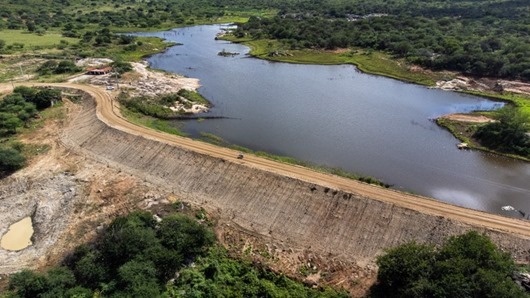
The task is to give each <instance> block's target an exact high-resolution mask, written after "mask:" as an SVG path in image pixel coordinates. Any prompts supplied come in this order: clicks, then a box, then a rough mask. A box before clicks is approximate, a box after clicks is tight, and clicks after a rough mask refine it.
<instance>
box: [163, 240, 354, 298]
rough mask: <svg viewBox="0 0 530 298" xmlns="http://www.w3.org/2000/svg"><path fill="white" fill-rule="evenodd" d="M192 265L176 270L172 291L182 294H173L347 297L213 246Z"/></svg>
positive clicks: (199, 295)
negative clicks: (176, 274) (306, 284)
mask: <svg viewBox="0 0 530 298" xmlns="http://www.w3.org/2000/svg"><path fill="white" fill-rule="evenodd" d="M195 265H196V266H195V267H193V268H186V269H184V270H181V271H180V272H179V273H180V277H179V278H178V279H177V280H176V284H175V289H174V290H173V294H176V292H175V290H178V291H184V292H185V293H186V294H185V295H183V296H178V295H176V297H349V296H348V295H347V294H346V293H337V292H336V291H334V290H331V289H326V290H324V291H317V290H313V289H310V288H307V287H305V286H304V285H303V284H301V283H298V282H295V281H293V280H291V279H289V278H287V277H285V275H282V274H280V275H278V274H275V273H272V272H270V271H266V270H264V269H260V268H255V267H253V266H252V265H251V263H249V262H238V261H235V260H232V259H230V258H229V257H228V255H227V253H226V251H225V250H224V249H220V248H217V247H216V248H214V249H212V250H210V251H209V253H208V255H206V256H205V257H201V258H199V259H198V260H197V261H196V263H195Z"/></svg>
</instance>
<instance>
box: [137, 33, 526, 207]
mask: <svg viewBox="0 0 530 298" xmlns="http://www.w3.org/2000/svg"><path fill="white" fill-rule="evenodd" d="M221 27H222V26H220V25H211V26H197V27H189V28H180V29H174V30H170V31H165V32H157V33H140V34H138V35H149V36H158V37H162V38H165V39H167V40H169V41H173V42H177V43H181V44H182V45H179V46H175V47H172V48H170V49H168V50H167V51H166V52H164V53H161V54H157V55H154V56H152V57H151V58H149V59H148V61H149V63H150V64H151V67H152V68H155V69H163V70H165V71H169V72H174V73H179V74H183V75H185V76H188V77H193V78H199V79H200V82H201V85H202V87H201V88H200V89H199V92H200V93H201V94H202V95H204V96H205V97H206V98H208V99H209V100H210V101H211V102H212V103H213V105H214V107H213V109H212V110H211V111H210V113H209V115H210V116H223V117H228V118H226V119H212V120H205V121H186V122H184V123H183V124H182V130H183V131H185V132H186V133H188V134H190V135H191V136H195V137H199V136H200V133H201V132H206V133H211V134H214V135H217V136H219V137H221V138H223V139H224V140H226V141H227V142H230V143H232V144H237V145H241V146H244V147H248V148H250V149H253V150H256V151H266V152H269V153H273V154H278V155H284V156H290V157H294V158H296V159H299V160H303V161H308V162H311V163H313V164H318V165H325V166H329V167H339V168H342V169H344V170H347V171H350V172H354V173H358V174H362V175H367V176H373V177H376V178H378V179H380V180H382V181H384V182H385V183H389V184H393V185H394V188H395V189H399V190H404V191H409V192H412V193H417V194H421V195H425V196H429V197H433V198H436V199H438V200H441V201H445V202H449V203H452V204H456V205H460V206H464V207H468V208H473V209H478V210H484V211H488V212H492V213H498V214H503V215H506V216H516V217H520V216H521V215H520V214H519V213H517V212H513V211H511V212H507V211H502V210H501V207H502V206H506V205H511V206H513V207H515V208H516V209H518V210H521V211H524V212H530V164H529V163H525V162H521V161H516V160H512V159H508V158H503V157H497V156H494V155H491V154H486V153H482V152H477V151H461V150H458V149H457V148H456V144H458V143H459V141H458V140H457V139H455V138H454V137H453V136H452V135H451V134H450V133H449V132H447V131H446V130H444V129H442V128H440V127H438V126H437V125H436V124H435V123H434V122H433V121H432V119H433V118H435V117H437V116H440V115H443V114H447V113H455V112H467V111H471V110H477V109H492V108H496V107H499V106H500V105H501V104H499V103H495V102H492V101H489V100H486V99H483V98H479V97H473V96H468V95H463V94H458V93H454V92H447V91H441V90H436V89H429V88H426V87H423V86H418V85H414V84H408V83H403V82H400V81H397V80H393V79H388V78H384V77H380V76H373V75H368V74H364V73H361V72H359V71H358V70H357V69H356V68H355V67H354V66H351V65H338V66H321V65H297V64H286V63H275V62H269V61H264V60H259V59H254V58H249V57H248V56H246V55H245V54H246V53H248V51H249V49H248V48H247V47H245V46H243V45H239V44H232V43H229V42H225V41H217V40H214V37H215V35H216V33H218V32H220V30H221ZM223 49H224V50H226V51H228V52H238V53H241V54H240V55H237V56H234V57H222V56H219V55H217V54H218V52H220V51H222V50H223Z"/></svg>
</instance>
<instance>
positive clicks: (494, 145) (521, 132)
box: [473, 106, 530, 156]
mask: <svg viewBox="0 0 530 298" xmlns="http://www.w3.org/2000/svg"><path fill="white" fill-rule="evenodd" d="M528 123H530V120H529V119H528V116H527V115H525V114H523V112H521V111H520V110H518V109H516V108H513V107H509V106H508V107H504V108H502V109H501V110H499V112H498V121H497V122H492V123H488V124H485V125H484V126H481V127H479V128H478V129H477V131H476V132H475V134H474V135H473V136H474V137H475V138H477V139H478V140H479V141H480V143H481V144H482V145H484V146H486V147H488V148H491V149H494V150H498V151H501V152H507V153H515V154H520V155H523V156H530V137H529V136H528V135H527V134H526V133H527V131H528V129H529V127H528Z"/></svg>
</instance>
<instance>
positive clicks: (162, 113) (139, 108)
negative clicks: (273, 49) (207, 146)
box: [119, 89, 209, 120]
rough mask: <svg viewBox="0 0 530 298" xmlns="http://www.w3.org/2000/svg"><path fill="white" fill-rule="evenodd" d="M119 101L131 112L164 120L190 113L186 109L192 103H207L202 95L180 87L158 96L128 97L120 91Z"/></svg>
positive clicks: (189, 107) (190, 106)
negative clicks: (173, 91)
mask: <svg viewBox="0 0 530 298" xmlns="http://www.w3.org/2000/svg"><path fill="white" fill-rule="evenodd" d="M119 101H120V103H121V104H122V105H123V106H124V107H125V108H127V109H128V110H130V111H131V112H134V113H139V114H142V115H145V116H151V117H155V118H159V119H165V120H167V119H176V118H180V117H182V116H183V115H190V114H192V112H190V111H187V109H191V108H192V106H193V104H203V105H209V102H208V100H206V98H204V97H203V96H202V95H200V94H199V93H197V92H194V91H189V90H185V89H181V90H179V91H178V92H177V93H175V94H168V95H163V96H158V97H146V96H140V97H133V98H130V97H129V96H128V95H127V94H125V93H121V94H120V96H119ZM171 108H173V109H171Z"/></svg>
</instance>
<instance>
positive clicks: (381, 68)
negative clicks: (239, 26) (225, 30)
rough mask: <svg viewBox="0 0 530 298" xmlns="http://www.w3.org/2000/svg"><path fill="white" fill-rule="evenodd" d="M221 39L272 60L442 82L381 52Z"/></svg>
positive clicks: (268, 41) (424, 82)
mask: <svg viewBox="0 0 530 298" xmlns="http://www.w3.org/2000/svg"><path fill="white" fill-rule="evenodd" d="M224 39H227V40H230V41H232V42H241V43H243V44H245V45H247V46H249V47H250V48H251V51H250V55H252V56H254V57H257V58H261V59H266V60H271V61H278V62H285V63H299V64H323V65H336V64H353V65H355V66H356V67H357V68H359V70H361V71H363V72H366V73H370V74H375V75H381V76H386V77H390V78H394V79H398V80H402V81H406V82H414V83H417V84H422V85H433V84H434V82H435V81H436V80H438V79H441V77H440V76H439V75H436V74H434V73H430V74H427V73H425V72H412V71H410V68H409V66H408V65H407V63H405V62H404V61H402V60H399V59H395V58H392V57H391V56H390V55H388V54H385V53H383V52H380V51H365V50H361V49H357V50H348V51H346V52H338V53H336V52H333V51H327V50H316V49H299V50H291V49H289V47H288V46H286V45H285V44H283V43H280V42H277V41H273V40H249V39H246V38H233V36H226V37H224Z"/></svg>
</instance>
